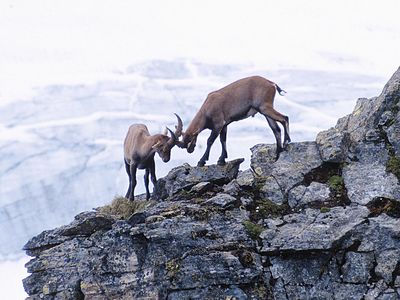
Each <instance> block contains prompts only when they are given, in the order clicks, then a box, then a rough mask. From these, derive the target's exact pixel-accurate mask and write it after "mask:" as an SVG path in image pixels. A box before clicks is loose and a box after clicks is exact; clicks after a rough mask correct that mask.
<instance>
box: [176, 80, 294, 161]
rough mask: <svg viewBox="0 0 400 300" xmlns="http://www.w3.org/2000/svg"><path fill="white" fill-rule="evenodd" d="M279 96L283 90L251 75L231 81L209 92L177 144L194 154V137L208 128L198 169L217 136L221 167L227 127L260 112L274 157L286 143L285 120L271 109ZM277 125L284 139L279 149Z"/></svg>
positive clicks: (224, 152)
mask: <svg viewBox="0 0 400 300" xmlns="http://www.w3.org/2000/svg"><path fill="white" fill-rule="evenodd" d="M276 91H278V93H279V94H280V95H282V92H285V91H283V90H282V89H281V88H280V87H279V86H278V85H277V84H276V83H274V82H272V81H269V80H268V79H265V78H263V77H260V76H252V77H247V78H243V79H240V80H238V81H235V82H233V83H231V84H229V85H227V86H226V87H223V88H222V89H220V90H217V91H214V92H211V93H210V94H209V95H208V96H207V98H206V100H205V101H204V103H203V105H202V106H201V108H200V110H199V111H198V112H197V114H196V115H195V117H194V118H193V120H192V122H191V123H190V124H189V126H188V128H187V129H186V131H185V132H183V133H182V141H180V142H179V143H178V144H177V145H178V146H179V147H181V148H187V151H188V152H189V153H192V152H193V151H194V148H195V147H196V140H197V136H198V134H199V133H200V132H201V131H203V130H204V129H210V130H211V135H210V137H209V138H208V140H207V148H206V151H205V153H204V155H203V156H202V158H201V159H200V161H199V162H198V164H197V165H198V166H204V165H205V162H206V161H207V160H208V158H209V154H210V149H211V146H212V144H213V143H214V141H215V139H216V138H217V137H218V135H219V136H220V140H221V144H222V153H221V156H220V157H219V159H218V164H219V165H223V164H225V159H226V158H227V157H228V153H227V151H226V134H227V126H228V125H229V124H230V123H232V122H234V121H239V120H243V119H246V118H248V117H250V116H252V117H253V116H254V115H255V114H256V113H260V114H262V115H264V116H265V118H266V119H267V121H268V124H269V126H270V127H271V129H272V131H273V132H274V135H275V139H276V154H277V156H279V153H280V152H281V151H282V150H283V149H285V148H286V146H287V145H288V144H289V143H290V136H289V118H288V117H287V116H285V115H282V114H281V113H279V112H278V111H276V110H275V109H274V107H273V104H274V97H275V93H276ZM277 122H279V123H281V124H282V125H283V128H284V132H285V137H284V142H283V146H282V141H281V129H280V128H279V126H278V124H277Z"/></svg>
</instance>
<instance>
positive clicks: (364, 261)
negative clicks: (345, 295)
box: [342, 252, 374, 284]
mask: <svg viewBox="0 0 400 300" xmlns="http://www.w3.org/2000/svg"><path fill="white" fill-rule="evenodd" d="M345 260H346V262H345V264H344V265H343V267H342V273H343V281H344V282H346V283H356V284H357V283H364V284H366V283H367V282H368V280H369V279H370V271H371V269H372V267H373V264H374V255H373V253H357V252H347V253H346V258H345Z"/></svg>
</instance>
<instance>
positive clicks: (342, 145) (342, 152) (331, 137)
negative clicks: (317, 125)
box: [316, 128, 350, 163]
mask: <svg viewBox="0 0 400 300" xmlns="http://www.w3.org/2000/svg"><path fill="white" fill-rule="evenodd" d="M316 142H317V146H318V150H319V153H320V154H321V158H322V160H323V161H324V162H334V163H342V162H344V161H345V160H346V158H347V152H348V148H349V146H350V135H349V134H348V133H347V132H346V131H343V130H339V129H338V128H331V129H329V130H327V131H322V132H320V133H318V135H317V138H316Z"/></svg>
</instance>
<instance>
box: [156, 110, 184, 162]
mask: <svg viewBox="0 0 400 300" xmlns="http://www.w3.org/2000/svg"><path fill="white" fill-rule="evenodd" d="M175 116H176V117H177V119H178V125H176V126H175V132H173V131H172V130H171V129H169V128H168V127H167V128H166V130H165V132H164V133H163V134H161V135H160V137H159V139H158V141H157V143H156V144H154V145H153V146H152V148H153V149H154V150H155V151H156V152H157V154H158V155H159V156H160V157H161V159H162V160H163V162H168V161H169V160H170V158H171V149H172V148H173V147H174V146H175V145H177V144H178V143H179V137H180V136H181V135H182V128H183V124H182V120H181V118H180V117H179V116H178V115H177V114H175ZM168 132H169V133H170V135H171V136H170V137H169V136H168Z"/></svg>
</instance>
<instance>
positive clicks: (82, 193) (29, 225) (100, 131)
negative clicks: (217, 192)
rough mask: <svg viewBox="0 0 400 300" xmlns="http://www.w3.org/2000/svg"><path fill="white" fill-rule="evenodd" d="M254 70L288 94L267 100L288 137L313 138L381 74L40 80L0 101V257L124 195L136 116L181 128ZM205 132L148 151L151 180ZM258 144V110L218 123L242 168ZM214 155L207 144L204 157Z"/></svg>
mask: <svg viewBox="0 0 400 300" xmlns="http://www.w3.org/2000/svg"><path fill="white" fill-rule="evenodd" d="M254 74H258V75H262V76H265V77H267V78H269V79H271V80H273V81H275V82H277V83H278V84H279V85H280V86H281V87H282V88H284V89H285V90H286V91H287V92H288V93H287V95H286V96H285V97H281V96H279V95H277V96H276V98H275V107H276V108H277V110H278V111H281V112H282V113H284V114H287V115H289V117H290V121H291V135H292V139H293V141H302V140H312V139H314V138H315V134H316V133H317V132H318V131H320V130H323V129H326V128H329V127H330V126H332V125H334V124H335V123H336V119H337V118H338V117H340V116H342V115H344V114H346V113H348V112H350V111H351V109H352V108H353V106H354V103H355V101H356V99H357V97H359V96H365V97H370V96H374V95H377V94H378V93H379V90H380V88H381V87H382V86H383V83H384V82H385V80H386V78H377V77H370V76H363V75H360V74H349V73H346V74H341V73H325V72H320V71H305V70H299V69H297V70H294V69H293V70H266V69H259V68H257V67H255V66H250V65H234V66H232V65H208V64H202V63H198V62H196V61H191V60H171V61H163V60H158V61H147V62H143V63H140V64H135V65H132V66H130V67H129V68H127V69H126V70H124V71H123V72H118V73H114V74H113V76H110V78H109V79H108V80H103V81H99V82H96V83H93V84H87V85H75V86H64V85H58V86H47V87H45V88H42V89H40V90H37V91H36V94H35V96H34V97H33V99H28V100H29V101H17V102H11V103H8V104H6V105H3V106H0V122H1V123H0V149H1V150H0V151H1V156H0V259H1V258H5V257H9V256H10V255H19V254H20V253H21V252H20V249H21V247H22V245H23V243H24V242H25V241H26V240H28V238H30V237H31V236H33V235H35V234H37V233H39V232H40V231H42V230H44V229H47V228H53V227H55V226H58V225H61V224H65V223H67V222H68V221H70V220H71V218H72V217H73V216H74V215H75V214H77V213H78V212H80V211H83V210H87V209H91V208H93V207H97V206H100V205H103V204H105V203H107V202H110V201H111V199H112V198H113V197H114V196H115V195H124V194H125V192H126V188H127V176H126V174H125V171H124V168H123V160H122V142H123V139H124V137H125V134H126V131H127V128H128V126H129V125H130V124H132V123H144V124H146V125H147V126H148V127H149V130H150V132H152V133H158V132H161V131H162V130H163V129H164V127H165V126H170V127H173V126H174V124H175V121H176V120H175V116H174V115H173V113H174V112H176V113H178V114H179V115H180V116H181V117H182V119H183V121H184V125H185V126H187V125H188V123H189V122H190V120H191V118H192V117H193V115H194V114H195V112H196V110H197V109H198V108H199V107H200V105H201V104H202V102H203V100H204V99H205V97H206V96H207V94H208V93H209V92H211V91H213V90H215V89H218V88H221V87H223V86H224V85H226V84H228V83H230V82H232V81H234V80H237V79H239V78H242V77H245V76H248V75H254ZM207 137H208V132H207V131H205V132H203V133H202V134H201V136H200V137H199V144H198V147H197V149H196V151H195V152H194V153H193V154H191V155H189V154H187V153H186V152H185V151H184V150H182V149H178V148H174V150H173V152H172V159H171V161H170V162H169V163H167V164H164V163H162V162H161V160H159V159H158V157H157V162H156V163H157V175H158V177H162V176H164V175H165V174H166V173H167V172H168V171H169V170H170V169H171V168H172V167H174V166H177V165H180V164H182V163H183V162H189V163H190V164H192V165H193V164H196V162H197V161H198V159H199V158H200V156H201V155H202V152H203V151H204V144H205V140H206V139H207ZM260 142H274V139H273V135H272V132H271V130H270V129H269V127H268V125H267V122H266V121H265V120H264V118H263V117H261V116H256V117H255V118H250V119H247V120H244V121H241V122H238V123H235V124H232V125H230V126H229V128H228V154H229V158H230V159H232V158H238V157H244V158H246V161H247V163H245V164H244V165H243V166H242V167H243V168H247V167H248V165H249V156H250V151H249V148H250V147H251V146H252V145H254V144H256V143H260ZM219 154H220V145H219V143H218V142H216V143H215V145H214V147H213V149H212V154H211V158H210V161H209V162H210V163H215V162H216V159H217V157H218V156H219ZM142 175H143V174H142V173H141V172H138V188H137V192H138V193H139V192H143V190H144V188H143V183H142Z"/></svg>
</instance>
